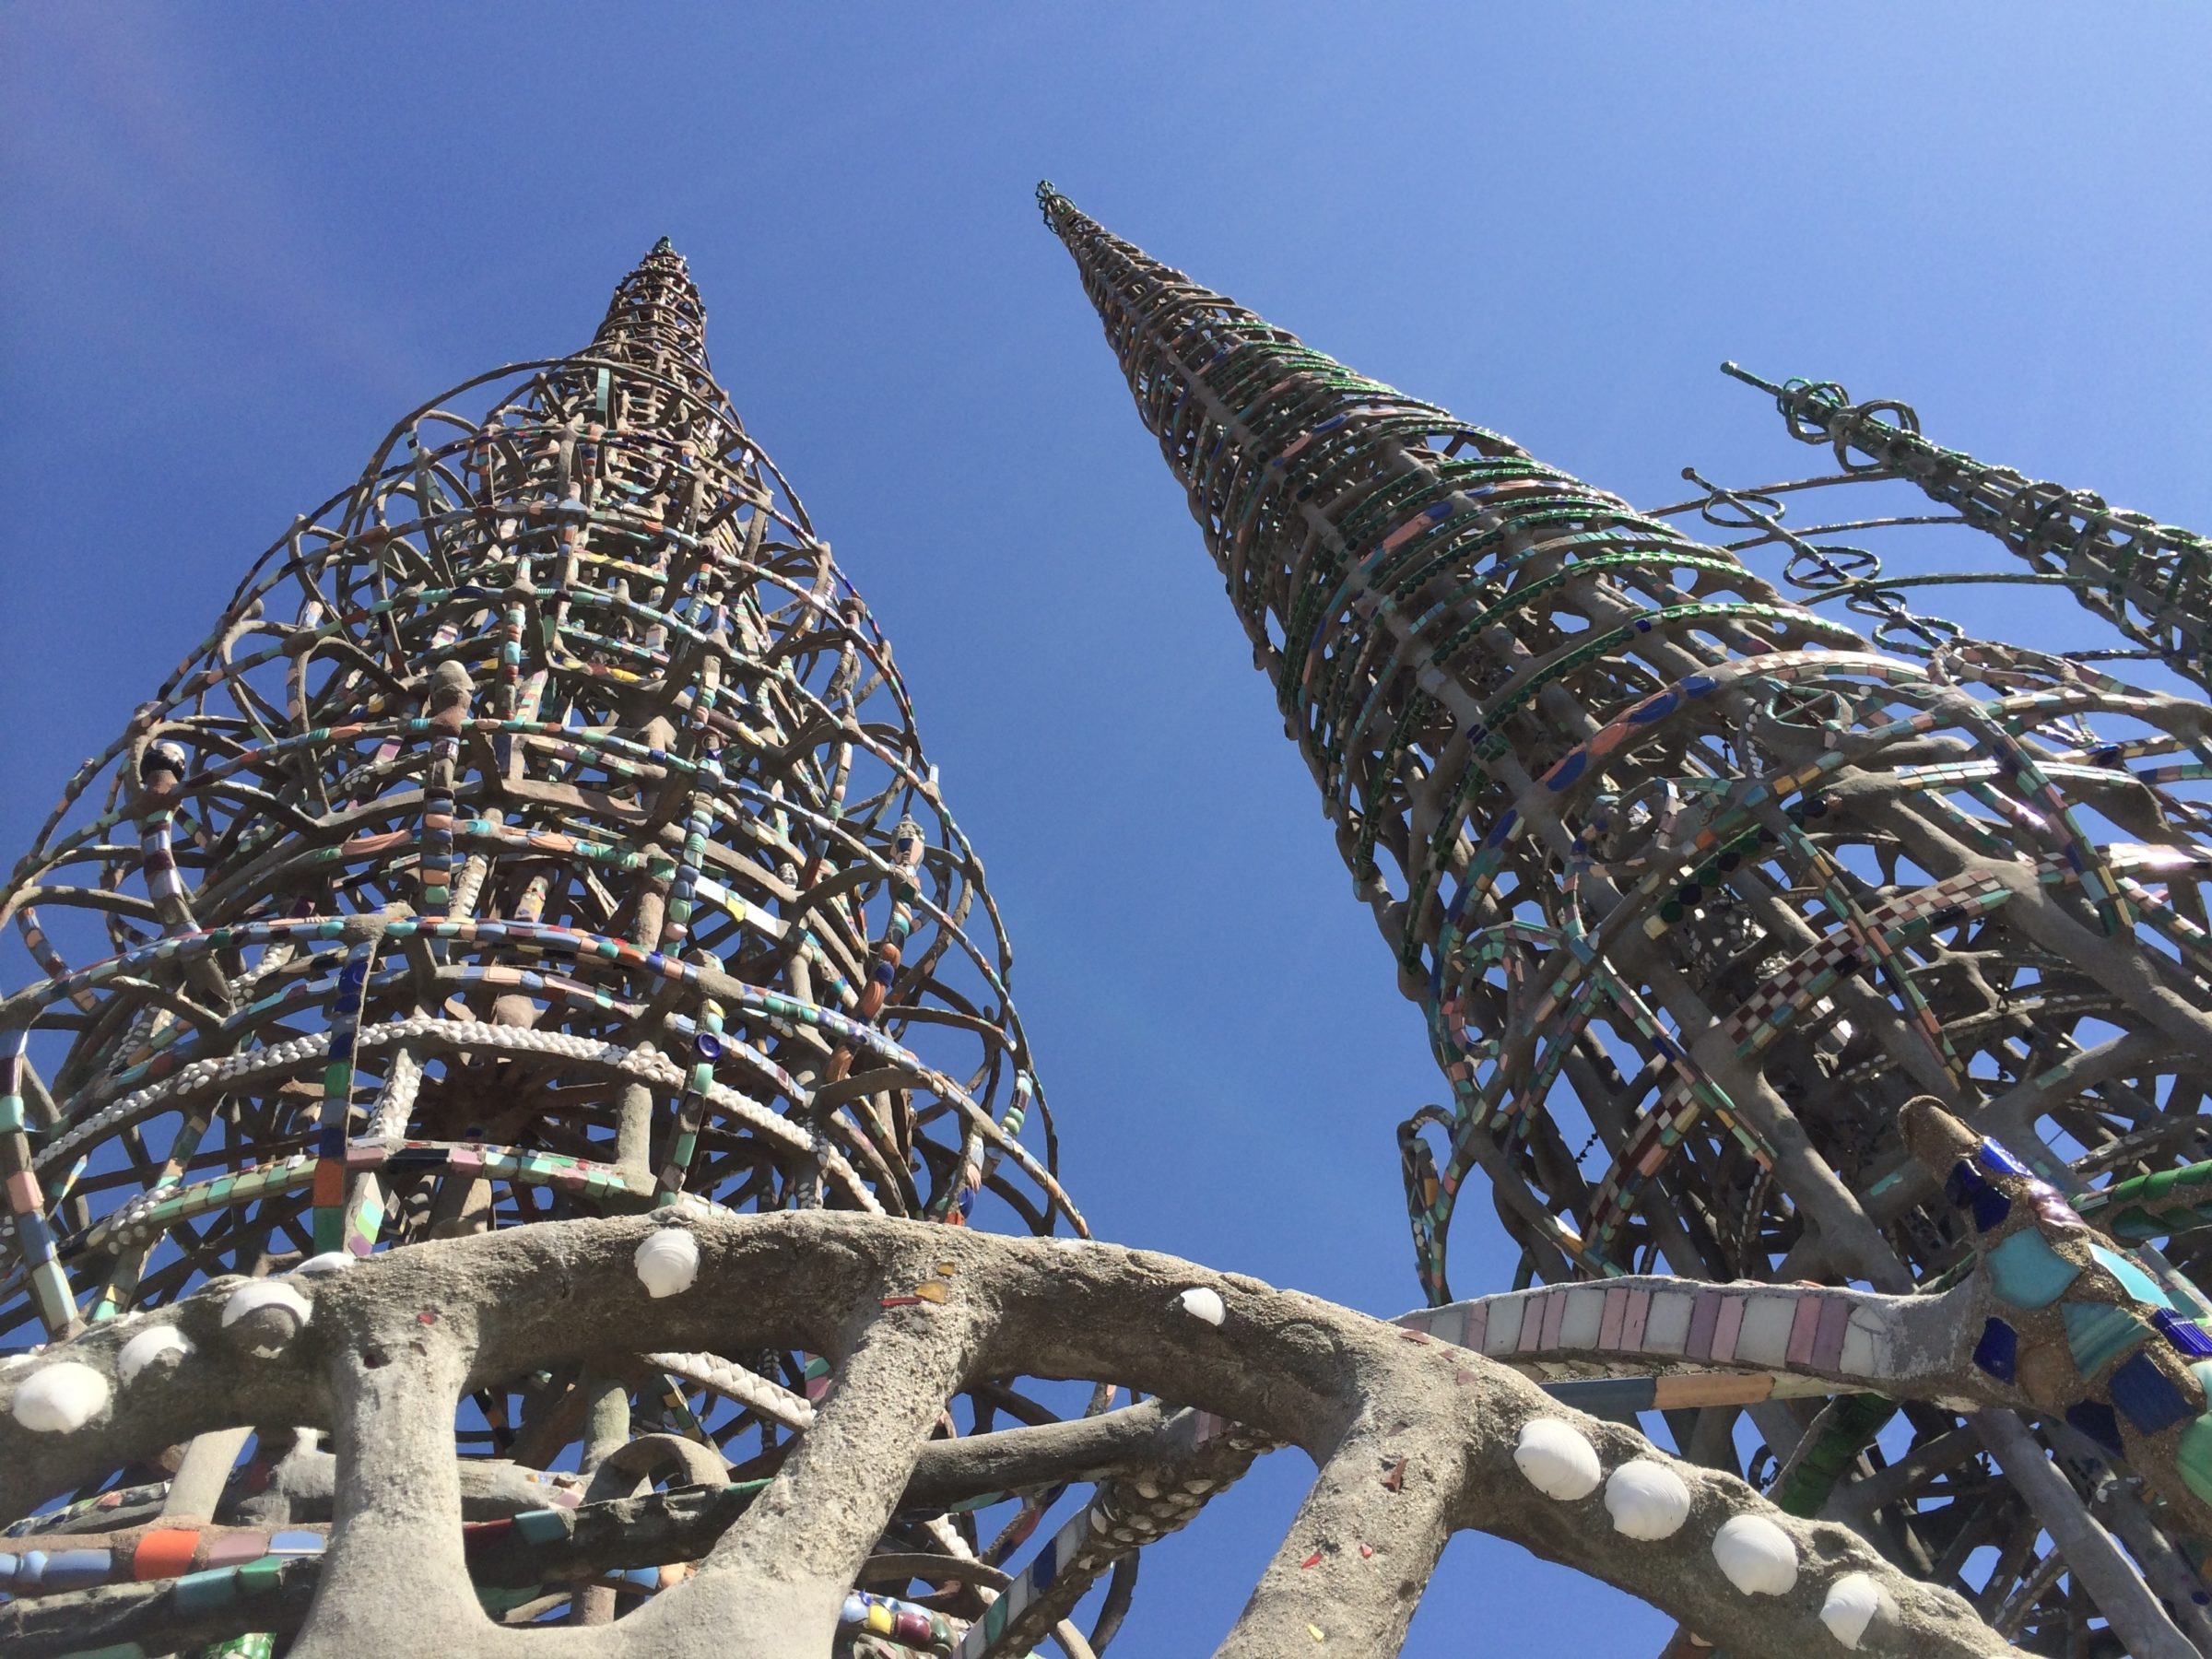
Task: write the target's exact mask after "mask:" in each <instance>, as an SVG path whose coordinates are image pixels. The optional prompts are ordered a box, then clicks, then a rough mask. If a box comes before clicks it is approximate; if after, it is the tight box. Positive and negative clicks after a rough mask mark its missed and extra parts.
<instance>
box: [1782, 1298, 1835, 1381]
mask: <svg viewBox="0 0 2212 1659" xmlns="http://www.w3.org/2000/svg"><path fill="white" fill-rule="evenodd" d="M1829 1301H1830V1298H1828V1297H1825V1296H1806V1297H1803V1298H1800V1299H1799V1300H1798V1303H1797V1316H1796V1317H1795V1318H1794V1319H1793V1320H1791V1321H1790V1347H1789V1362H1790V1363H1791V1364H1792V1365H1805V1364H1807V1363H1809V1362H1810V1361H1811V1359H1812V1357H1813V1339H1814V1338H1815V1337H1816V1336H1817V1335H1818V1334H1819V1330H1820V1313H1821V1310H1822V1309H1824V1308H1826V1307H1827V1306H1828V1304H1829Z"/></svg>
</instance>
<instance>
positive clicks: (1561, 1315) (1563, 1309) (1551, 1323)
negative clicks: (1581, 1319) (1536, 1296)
mask: <svg viewBox="0 0 2212 1659" xmlns="http://www.w3.org/2000/svg"><path fill="white" fill-rule="evenodd" d="M1566 1317H1567V1292H1566V1291H1564V1290H1553V1291H1551V1292H1549V1293H1547V1295H1546V1296H1545V1298H1544V1346H1545V1347H1547V1348H1555V1347H1559V1322H1560V1321H1561V1320H1563V1319H1565V1318H1566Z"/></svg>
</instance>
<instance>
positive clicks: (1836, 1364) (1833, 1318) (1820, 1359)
mask: <svg viewBox="0 0 2212 1659" xmlns="http://www.w3.org/2000/svg"><path fill="white" fill-rule="evenodd" d="M1850 1327H1851V1304H1850V1303H1849V1302H1847V1301H1845V1300H1843V1299H1842V1298H1841V1297H1840V1296H1828V1297H1823V1298H1821V1300H1820V1329H1819V1331H1818V1333H1817V1334H1816V1335H1814V1337H1813V1368H1814V1369H1815V1370H1816V1371H1840V1370H1841V1369H1842V1365H1843V1333H1844V1332H1845V1331H1846V1330H1848V1329H1850Z"/></svg>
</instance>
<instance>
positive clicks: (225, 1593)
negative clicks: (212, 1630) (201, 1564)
mask: <svg viewBox="0 0 2212 1659" xmlns="http://www.w3.org/2000/svg"><path fill="white" fill-rule="evenodd" d="M169 1594H170V1597H171V1604H170V1605H171V1606H174V1607H175V1608H176V1610H177V1611H178V1612H180V1613H206V1612H211V1611H213V1610H214V1609H215V1608H217V1607H227V1606H229V1605H230V1604H231V1603H232V1602H234V1601H236V1600H237V1599H238V1569H237V1568H235V1567H218V1568H215V1569H214V1570H213V1571H208V1572H188V1573H186V1574H185V1575H184V1576H183V1577H182V1578H181V1579H178V1580H177V1581H176V1582H175V1583H171V1585H170V1587H169Z"/></svg>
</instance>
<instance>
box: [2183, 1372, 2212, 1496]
mask: <svg viewBox="0 0 2212 1659" xmlns="http://www.w3.org/2000/svg"><path fill="white" fill-rule="evenodd" d="M2193 1369H2194V1368H2193ZM2173 1461H2174V1464H2175V1466H2177V1467H2178V1468H2179V1469H2180V1470H2181V1472H2182V1479H2183V1481H2185V1482H2187V1483H2188V1487H2189V1489H2190V1490H2191V1491H2193V1492H2194V1493H2195V1494H2196V1495H2197V1496H2198V1497H2199V1498H2201V1499H2202V1500H2204V1501H2205V1502H2206V1503H2212V1413H2207V1414H2206V1415H2205V1416H2203V1417H2200V1418H2197V1419H2196V1421H2195V1422H2194V1423H2192V1424H2190V1425H2189V1427H2188V1428H2186V1429H2184V1430H2182V1443H2181V1444H2180V1445H2179V1446H2178V1447H2176V1448H2175V1450H2174V1455H2173Z"/></svg>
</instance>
